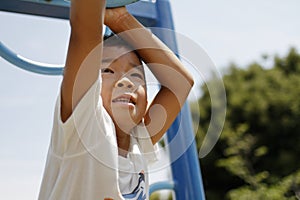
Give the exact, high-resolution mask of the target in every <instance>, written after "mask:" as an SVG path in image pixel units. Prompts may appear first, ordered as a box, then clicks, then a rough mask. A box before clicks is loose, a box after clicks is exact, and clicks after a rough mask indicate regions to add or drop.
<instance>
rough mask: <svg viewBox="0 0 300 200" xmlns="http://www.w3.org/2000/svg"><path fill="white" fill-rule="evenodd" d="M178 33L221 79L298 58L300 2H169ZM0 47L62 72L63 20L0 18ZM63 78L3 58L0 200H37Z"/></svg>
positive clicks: (3, 14) (66, 27)
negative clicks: (236, 69) (276, 59)
mask: <svg viewBox="0 0 300 200" xmlns="http://www.w3.org/2000/svg"><path fill="white" fill-rule="evenodd" d="M171 3H172V4H171V5H172V10H173V18H174V23H175V28H176V31H177V32H179V33H181V34H183V35H185V36H186V37H188V38H190V39H191V40H193V41H194V42H195V43H197V44H198V45H199V46H201V47H202V48H203V49H204V50H205V51H206V53H207V55H208V56H209V57H210V58H211V59H212V61H213V62H214V63H215V65H216V68H217V69H218V70H219V71H221V72H222V71H226V67H227V66H228V65H229V63H231V62H235V63H237V64H238V65H239V66H241V67H243V66H246V65H247V64H249V63H250V62H252V61H261V55H262V54H268V55H271V56H273V55H275V54H279V55H285V54H286V53H287V51H288V49H289V48H290V47H291V46H294V47H296V48H297V49H298V50H300V20H299V19H300V12H299V8H300V1H298V0H286V1H282V0H251V1H241V0H227V1H220V0H219V1H218V0H211V1H203V0H189V1H182V0H172V1H171ZM0 25H1V28H0V40H1V41H2V42H3V43H4V44H5V45H7V46H9V47H10V48H11V49H13V50H14V51H15V52H17V53H19V54H21V55H22V56H24V57H27V58H30V59H32V60H36V61H40V62H47V63H55V64H62V63H64V60H65V54H66V49H67V41H68V37H69V33H70V29H69V25H68V22H67V21H65V20H57V19H49V18H44V17H43V18H42V17H33V16H28V15H19V14H18V15H16V14H12V13H6V12H0ZM60 81H61V77H52V76H44V75H37V74H33V73H30V72H26V71H23V70H20V69H18V68H16V67H15V66H13V65H11V64H8V63H7V62H6V61H4V60H3V59H2V58H0V91H1V92H0V199H7V200H10V199H11V200H14V199H23V200H32V199H37V195H38V191H39V186H40V181H41V177H42V173H43V168H44V165H45V162H46V155H47V150H48V146H49V140H50V133H51V128H52V119H53V110H54V104H55V100H56V96H57V93H58V89H59V84H60Z"/></svg>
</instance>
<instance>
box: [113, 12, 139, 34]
mask: <svg viewBox="0 0 300 200" xmlns="http://www.w3.org/2000/svg"><path fill="white" fill-rule="evenodd" d="M109 28H110V29H111V30H112V31H113V32H114V33H116V34H118V33H121V32H123V31H127V30H131V29H135V28H140V27H138V26H137V23H136V20H135V18H134V17H133V16H132V15H131V14H130V13H129V12H126V13H124V14H122V15H121V16H120V17H118V19H116V20H115V21H114V23H112V24H111V25H109Z"/></svg>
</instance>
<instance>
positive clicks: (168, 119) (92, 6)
mask: <svg viewBox="0 0 300 200" xmlns="http://www.w3.org/2000/svg"><path fill="white" fill-rule="evenodd" d="M104 23H105V25H107V26H108V27H109V28H110V29H111V30H112V31H113V32H114V33H116V34H118V35H119V37H120V38H122V39H123V40H125V41H126V42H127V43H128V44H130V46H132V47H133V49H136V50H135V51H133V50H132V49H131V48H130V46H129V45H123V44H117V45H116V44H115V42H110V39H108V40H107V41H105V42H104V47H103V48H102V46H103V45H102V40H103V38H102V27H103V26H102V25H103V24H104ZM70 24H71V36H70V41H69V48H68V53H67V59H66V67H65V70H64V77H63V81H62V85H61V91H60V95H59V97H58V100H57V104H56V109H55V118H54V124H53V131H52V138H51V144H50V148H49V153H48V158H47V163H46V168H45V174H44V178H43V181H42V185H41V191H40V196H39V199H55V200H57V199H63V200H67V199H70V200H71V199H72V200H74V199H85V200H94V199H95V200H96V199H148V198H149V196H148V189H149V188H148V187H149V184H148V177H147V173H146V170H147V166H146V160H145V159H146V158H149V159H151V152H153V145H154V144H155V143H157V142H158V141H159V139H160V138H161V137H162V136H163V134H164V133H165V131H166V130H167V129H168V128H169V126H170V125H171V124H172V122H173V120H174V119H175V117H176V116H177V114H178V113H179V111H180V109H181V106H182V105H183V103H184V101H185V100H186V98H187V96H188V93H189V91H190V89H191V87H192V85H193V79H192V77H191V75H190V74H189V73H188V72H187V71H186V70H185V69H184V67H183V66H182V64H181V63H180V61H179V60H178V59H177V57H176V56H175V55H174V54H173V53H172V52H171V51H170V50H169V49H168V48H167V47H166V46H165V45H164V44H163V43H162V42H161V41H160V40H159V39H157V38H156V37H155V36H154V35H152V34H151V33H150V32H149V31H148V30H147V29H146V28H145V27H143V26H142V25H141V24H140V23H139V22H138V21H137V20H136V19H135V18H134V17H133V16H132V15H130V14H129V13H128V12H127V10H126V8H125V7H121V8H115V9H106V10H105V1H103V0H85V1H82V0H72V2H71V9H70ZM140 58H141V59H142V60H143V61H144V62H145V63H146V64H147V66H148V67H149V69H150V70H151V71H152V73H153V74H154V75H155V76H156V78H157V80H158V81H159V82H160V84H161V88H160V90H159V92H158V93H157V95H156V96H155V98H154V100H153V102H152V103H151V104H150V105H149V106H148V105H147V93H146V85H145V76H144V70H143V68H142V63H141V61H140ZM99 71H100V72H101V73H99ZM147 155H148V156H147Z"/></svg>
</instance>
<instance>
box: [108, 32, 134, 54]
mask: <svg viewBox="0 0 300 200" xmlns="http://www.w3.org/2000/svg"><path fill="white" fill-rule="evenodd" d="M103 41H104V42H103V46H108V47H114V46H120V47H121V46H122V47H125V48H127V49H128V50H130V51H135V50H134V48H133V47H132V46H131V45H129V44H128V43H127V42H126V41H125V40H123V39H122V38H121V37H119V36H118V35H116V34H114V33H111V34H110V35H104V37H103ZM135 53H136V54H137V52H136V51H135ZM137 55H138V54H137Z"/></svg>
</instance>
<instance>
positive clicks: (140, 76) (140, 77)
mask: <svg viewBox="0 0 300 200" xmlns="http://www.w3.org/2000/svg"><path fill="white" fill-rule="evenodd" d="M131 76H132V77H137V78H139V79H141V80H144V78H143V76H142V75H141V74H139V73H133V74H131Z"/></svg>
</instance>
